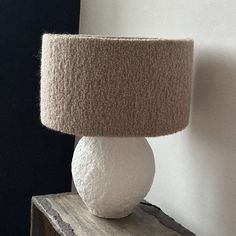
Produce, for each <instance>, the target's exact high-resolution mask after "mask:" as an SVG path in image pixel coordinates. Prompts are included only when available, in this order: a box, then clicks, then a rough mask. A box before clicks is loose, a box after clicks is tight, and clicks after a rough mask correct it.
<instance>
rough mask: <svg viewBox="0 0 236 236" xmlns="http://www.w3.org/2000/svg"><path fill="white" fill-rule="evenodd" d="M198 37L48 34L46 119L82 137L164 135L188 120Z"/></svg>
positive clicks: (43, 101) (44, 77) (43, 78)
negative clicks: (194, 45)
mask: <svg viewBox="0 0 236 236" xmlns="http://www.w3.org/2000/svg"><path fill="white" fill-rule="evenodd" d="M192 61H193V41H192V40H190V39H184V40H168V39H166V40H165V39H156V38H122V37H102V36H88V35H57V34H45V35H44V36H43V40H42V60H41V92H40V93H41V121H42V124H43V125H45V126H47V127H48V128H51V129H53V130H57V131H60V132H63V133H68V134H74V135H83V136H144V137H145V136H159V135H166V134H170V133H174V132H177V131H180V130H182V129H183V128H185V126H186V125H187V124H188V119H189V107H190V94H191V75H192Z"/></svg>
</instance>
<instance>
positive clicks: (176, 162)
mask: <svg viewBox="0 0 236 236" xmlns="http://www.w3.org/2000/svg"><path fill="white" fill-rule="evenodd" d="M80 33H86V34H107V35H120V36H152V37H153V36H154V37H155V36H156V37H168V38H171V37H173V38H180V37H192V38H194V40H195V76H194V77H195V78H194V93H193V102H192V113H191V122H190V126H189V127H188V128H187V129H186V130H185V131H183V132H180V133H177V134H175V135H170V136H166V137H159V138H150V139H149V141H150V144H151V146H152V148H153V150H154V155H155V158H156V164H157V173H156V177H155V181H154V184H153V186H152V189H151V191H150V193H149V194H148V196H147V199H148V200H149V201H150V202H152V203H154V204H157V205H158V206H160V207H161V208H162V209H163V210H164V211H165V212H167V213H168V214H170V215H171V216H172V217H174V218H175V219H176V220H177V221H179V222H180V223H182V224H183V225H185V226H186V227H188V228H189V229H191V230H193V231H194V232H195V233H196V234H197V235H200V236H213V235H214V236H235V235H236V125H235V121H236V2H235V1H234V0H178V1H173V0H172V1H171V0H146V1H141V0H116V1H114V0H113V1H112V0H82V8H81V26H80Z"/></svg>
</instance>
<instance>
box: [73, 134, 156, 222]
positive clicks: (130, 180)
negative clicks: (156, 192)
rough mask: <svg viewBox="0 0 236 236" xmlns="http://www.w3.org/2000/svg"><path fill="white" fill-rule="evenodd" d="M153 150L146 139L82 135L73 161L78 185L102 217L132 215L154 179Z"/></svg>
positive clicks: (78, 189)
mask: <svg viewBox="0 0 236 236" xmlns="http://www.w3.org/2000/svg"><path fill="white" fill-rule="evenodd" d="M154 173H155V163H154V156H153V153H152V149H151V147H150V146H149V144H148V142H147V140H146V139H145V138H116V137H114V138H110V137H83V138H82V139H80V141H79V143H78V144H77V146H76V149H75V152H74V156H73V160H72V176H73V179H74V183H75V187H76V189H77V191H78V193H79V195H80V196H81V198H82V200H83V201H84V203H85V204H86V206H87V207H88V209H89V211H90V212H91V213H92V214H94V215H96V216H99V217H104V218H121V217H124V216H127V215H129V214H130V213H131V212H132V210H133V208H134V207H135V206H136V205H137V204H138V203H139V202H140V201H141V200H143V198H144V197H145V196H146V194H147V193H148V191H149V189H150V187H151V185H152V182H153V178H154Z"/></svg>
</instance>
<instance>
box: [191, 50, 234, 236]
mask: <svg viewBox="0 0 236 236" xmlns="http://www.w3.org/2000/svg"><path fill="white" fill-rule="evenodd" d="M235 121H236V56H235V55H233V52H232V51H230V50H228V51H227V50H225V49H224V51H223V50H221V49H220V50H219V49H217V48H214V50H213V49H212V50H210V51H204V52H203V51H202V52H199V54H198V55H196V60H195V80H194V93H193V107H192V115H191V127H190V132H191V136H192V138H193V139H194V140H193V141H194V143H196V145H199V147H197V149H196V150H199V152H197V154H196V153H195V154H193V155H194V156H195V157H196V155H199V156H197V158H195V164H196V170H197V171H199V173H197V172H195V173H194V174H195V175H196V176H195V178H196V179H197V181H199V183H197V184H198V185H199V188H198V189H196V194H198V195H199V194H201V197H200V201H198V202H196V204H197V205H198V206H196V208H198V209H199V210H198V211H200V212H199V213H200V214H202V215H203V216H205V217H206V220H209V219H207V215H208V214H209V217H211V218H212V213H215V214H213V215H214V216H215V218H214V219H212V220H213V221H214V222H215V223H216V224H217V228H218V229H219V228H221V229H222V233H224V235H235V233H236V124H235ZM203 149H204V151H202V150H203ZM199 190H200V192H198V191H199ZM198 195H197V196H198ZM212 228H214V225H212ZM219 235H220V234H219ZM222 235H223V234H222Z"/></svg>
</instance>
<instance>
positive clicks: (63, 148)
mask: <svg viewBox="0 0 236 236" xmlns="http://www.w3.org/2000/svg"><path fill="white" fill-rule="evenodd" d="M79 9H80V1H79V0H71V1H66V0H60V1H58V0H37V1H36V0H25V1H23V0H15V1H13V0H0V235H4V236H8V235H9V236H14V235H17V236H21V235H22V236H25V235H29V227H30V201H31V196H32V195H39V194H46V193H58V192H64V191H69V190H70V184H71V174H70V163H71V157H72V153H73V144H74V137H72V136H68V135H62V134H59V133H56V132H54V131H50V130H47V129H46V128H45V127H42V125H41V124H40V120H39V83H40V75H39V74H40V47H41V36H42V34H43V33H45V32H52V33H77V32H78V27H79Z"/></svg>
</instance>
